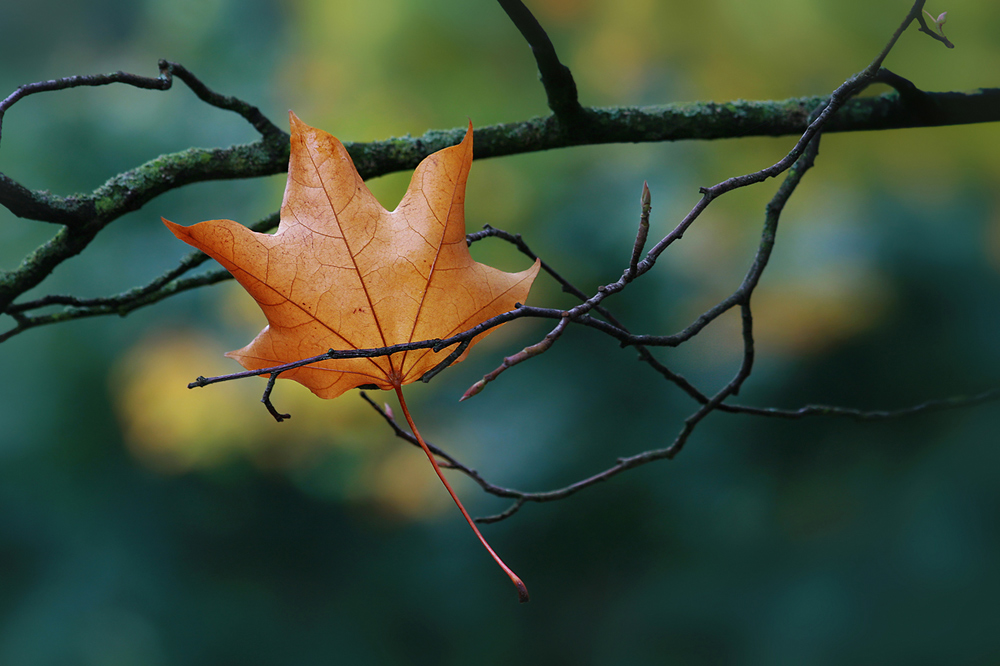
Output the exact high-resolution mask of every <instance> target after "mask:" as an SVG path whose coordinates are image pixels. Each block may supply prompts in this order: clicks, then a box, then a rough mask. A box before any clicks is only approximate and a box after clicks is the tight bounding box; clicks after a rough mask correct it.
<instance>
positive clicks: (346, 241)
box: [163, 114, 541, 601]
mask: <svg viewBox="0 0 1000 666" xmlns="http://www.w3.org/2000/svg"><path fill="white" fill-rule="evenodd" d="M290 117H291V125H292V147H291V158H290V160H289V163H288V185H287V187H286V188H285V200H284V201H283V202H282V204H281V222H280V224H279V225H278V231H277V232H276V233H275V234H274V235H273V236H272V235H269V234H260V233H256V232H253V231H250V230H249V229H247V228H246V227H244V226H243V225H241V224H238V223H236V222H233V221H231V220H210V221H208V222H201V223H199V224H195V225H193V226H191V227H182V226H180V225H178V224H174V223H173V222H169V221H168V220H163V223H164V224H166V225H167V227H168V228H169V229H170V230H171V231H172V232H173V233H174V235H176V236H177V237H178V238H180V239H181V240H183V241H185V242H186V243H189V244H191V245H193V246H195V247H196V248H198V249H200V250H202V251H204V252H205V253H207V254H208V255H210V256H211V257H212V258H214V259H215V260H217V261H218V262H219V263H220V264H222V265H223V266H225V267H226V268H227V269H228V270H229V272H231V273H232V274H233V276H234V277H235V278H236V279H237V280H238V281H239V283H240V284H242V285H243V287H244V288H245V289H246V290H247V291H248V292H250V295H251V296H253V297H254V299H256V301H257V303H258V304H259V305H260V307H261V309H262V310H263V311H264V315H265V316H266V317H267V322H268V325H267V326H266V327H265V328H264V330H263V331H261V332H260V334H259V335H258V336H257V337H256V338H255V339H254V340H253V342H251V343H250V344H249V345H247V346H246V347H244V348H243V349H240V350H237V351H234V352H229V354H227V356H230V357H232V358H235V359H236V360H237V361H239V362H240V363H241V364H242V365H243V367H245V368H246V369H248V370H260V369H262V368H270V367H274V366H277V365H283V364H285V363H292V362H294V361H299V360H302V359H306V358H311V357H314V356H319V355H321V354H324V353H326V352H327V350H329V349H338V350H345V349H374V348H379V347H388V346H391V345H395V344H401V343H406V342H418V341H421V340H432V339H438V338H448V337H451V336H453V335H455V334H457V333H460V332H462V331H464V330H467V329H469V328H472V327H473V326H475V325H477V324H479V323H481V322H483V321H486V320H487V319H490V318H491V317H495V316H496V315H499V314H502V313H504V312H507V311H509V310H512V309H513V308H514V304H515V303H517V302H523V301H524V299H525V298H527V296H528V290H529V289H530V288H531V283H532V281H534V279H535V276H536V275H537V274H538V269H539V266H540V265H541V264H540V262H539V261H537V260H536V261H535V264H534V266H532V267H531V268H529V269H527V270H524V271H521V272H520V273H506V272H504V271H501V270H497V269H496V268H491V267H490V266H486V265H484V264H480V263H477V262H475V261H473V260H472V256H471V255H470V254H469V248H468V245H467V244H466V242H465V183H466V180H467V179H468V177H469V168H470V166H471V165H472V123H469V129H468V131H467V132H466V133H465V138H464V139H463V140H462V142H461V143H460V144H458V145H457V146H452V147H451V148H445V149H444V150H439V151H438V152H436V153H434V154H433V155H430V156H428V157H427V158H426V159H425V160H424V161H423V162H421V163H420V164H419V166H417V169H416V171H414V172H413V179H412V180H411V181H410V187H409V188H407V190H406V194H405V195H404V196H403V200H402V201H401V202H400V203H399V206H397V207H396V210H394V211H392V212H390V211H387V210H385V209H384V208H382V206H381V205H380V204H379V203H378V201H376V200H375V197H374V196H373V195H372V193H371V192H369V191H368V188H367V187H366V186H365V184H364V183H363V182H362V181H361V176H360V175H359V174H358V171H357V169H355V168H354V163H353V162H352V161H351V157H350V155H348V154H347V150H346V149H345V148H344V146H343V144H341V143H340V141H338V140H337V139H335V138H334V137H332V136H330V135H329V134H327V133H326V132H323V131H321V130H318V129H315V128H312V127H309V126H308V125H306V124H305V123H303V122H302V121H300V120H299V119H298V118H297V117H296V116H295V114H290ZM492 330H493V329H491V331H492ZM489 332H490V331H487V332H486V333H483V334H482V335H480V336H478V338H476V340H474V341H473V344H474V343H475V341H478V340H479V339H481V338H482V337H483V336H485V335H488V334H489ZM471 346H472V345H471V344H470V345H469V348H471ZM469 348H466V350H465V352H464V353H463V354H462V356H461V357H459V359H458V360H462V359H464V358H465V355H466V354H468V351H469ZM447 354H448V352H447V351H441V352H437V353H435V352H433V351H431V350H430V349H420V350H416V351H409V352H399V353H396V354H392V355H391V356H382V357H378V358H357V359H337V360H327V361H321V362H319V363H315V364H313V365H309V366H304V367H301V368H296V369H294V370H289V371H287V372H285V373H284V374H283V377H285V378H288V379H294V380H296V381H298V382H300V383H302V384H304V385H305V386H307V387H309V389H310V390H312V392H313V393H315V394H316V395H318V396H319V397H321V398H336V397H337V396H338V395H340V394H341V393H343V392H344V391H347V390H349V389H352V388H356V387H358V386H364V385H366V384H375V385H376V386H378V387H379V388H382V389H394V390H395V391H396V395H397V396H398V397H399V403H400V407H401V408H402V410H403V415H404V416H405V417H406V421H407V423H408V424H409V425H410V429H411V430H412V431H413V434H414V436H415V437H416V439H417V441H418V442H419V444H420V446H421V448H423V450H424V453H425V454H426V456H427V458H428V459H429V460H430V462H431V465H433V467H434V471H435V472H436V473H437V475H438V477H439V478H440V479H441V482H442V483H443V484H444V486H445V488H447V489H448V493H449V494H450V495H451V497H452V499H454V500H455V504H457V505H458V508H459V509H460V510H461V512H462V515H463V516H464V517H465V519H466V521H468V523H469V526H470V527H471V528H472V530H473V532H475V534H476V536H477V537H478V538H479V540H480V541H481V542H482V544H483V546H484V547H485V548H486V550H487V551H488V552H489V554H490V555H491V556H492V557H493V559H494V560H496V562H497V564H498V565H500V567H501V568H502V569H503V571H504V572H505V573H506V574H507V575H508V576H509V577H510V579H511V581H512V582H513V583H514V585H515V586H516V587H517V591H518V598H519V599H520V600H521V601H527V600H528V590H527V588H526V587H525V586H524V583H523V582H521V579H520V578H518V577H517V575H516V574H515V573H514V572H513V571H511V570H510V568H509V567H508V566H507V565H506V564H504V562H503V560H501V559H500V557H499V556H498V555H497V554H496V552H494V550H493V549H492V548H491V547H490V545H489V544H488V543H487V542H486V539H485V538H483V535H482V534H481V533H480V532H479V528H477V527H476V524H475V522H474V521H473V520H472V518H471V516H469V513H468V512H467V511H466V510H465V507H464V506H462V502H461V501H459V499H458V496H457V495H456V494H455V491H454V490H453V489H452V487H451V485H450V484H449V483H448V480H447V479H445V477H444V475H443V474H442V473H441V469H440V467H439V466H438V463H437V461H436V460H435V458H434V455H433V454H432V453H431V450H430V448H429V447H428V446H427V443H426V442H425V441H424V439H423V437H421V436H420V433H419V432H418V431H417V428H416V425H415V424H414V423H413V419H412V417H411V416H410V412H409V410H408V409H407V406H406V402H405V400H404V399H403V393H402V390H401V387H402V386H403V384H408V383H410V382H413V381H416V380H418V379H420V377H421V376H422V375H423V374H424V373H426V372H427V371H428V370H431V369H432V368H434V367H435V366H436V365H437V364H438V363H439V362H440V361H442V360H443V359H444V358H445V357H446V356H447Z"/></svg>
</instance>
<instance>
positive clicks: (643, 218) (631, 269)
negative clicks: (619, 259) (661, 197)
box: [626, 181, 653, 280]
mask: <svg viewBox="0 0 1000 666" xmlns="http://www.w3.org/2000/svg"><path fill="white" fill-rule="evenodd" d="M641 201H642V213H641V214H640V215H639V231H638V232H636V234H635V245H633V246H632V259H631V261H629V264H628V273H627V274H626V277H627V279H629V280H632V279H633V278H634V277H635V272H636V270H637V269H638V266H639V256H640V255H641V254H642V251H643V249H644V248H645V247H646V236H647V235H648V234H649V211H650V210H651V209H652V207H653V206H652V197H651V196H650V194H649V183H647V182H646V181H643V182H642V199H641Z"/></svg>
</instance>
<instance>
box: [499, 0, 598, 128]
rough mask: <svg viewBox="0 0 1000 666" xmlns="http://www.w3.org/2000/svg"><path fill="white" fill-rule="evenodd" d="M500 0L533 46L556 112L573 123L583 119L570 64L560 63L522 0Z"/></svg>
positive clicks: (533, 51) (550, 100)
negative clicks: (568, 65)
mask: <svg viewBox="0 0 1000 666" xmlns="http://www.w3.org/2000/svg"><path fill="white" fill-rule="evenodd" d="M498 2H499V3H500V6H501V7H503V10H504V11H505V12H507V16H508V17H510V20H511V21H512V22H513V23H514V25H515V26H516V27H517V29H518V30H519V31H520V32H521V35H522V36H523V37H524V39H525V40H526V41H527V42H528V46H530V47H531V53H532V54H533V55H534V56H535V62H536V63H538V73H539V75H540V77H541V79H542V86H544V88H545V94H546V96H547V97H548V102H549V108H550V109H552V113H554V114H555V115H556V117H557V118H560V119H562V120H565V121H567V122H569V123H571V124H572V123H574V122H577V121H579V119H580V118H581V117H582V116H583V113H584V111H583V107H582V106H580V101H579V99H578V97H577V91H576V82H575V81H574V80H573V74H572V73H571V72H570V71H569V67H567V66H566V65H564V64H562V63H561V62H559V56H558V55H556V49H555V47H554V46H553V45H552V40H550V39H549V36H548V34H547V33H546V32H545V29H544V28H542V26H541V24H540V23H539V22H538V19H536V18H535V17H534V15H533V14H532V13H531V11H530V10H529V9H528V8H527V7H525V5H524V3H523V2H521V0H498Z"/></svg>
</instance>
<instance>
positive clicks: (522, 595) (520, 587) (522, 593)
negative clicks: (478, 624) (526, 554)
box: [393, 386, 528, 603]
mask: <svg viewBox="0 0 1000 666" xmlns="http://www.w3.org/2000/svg"><path fill="white" fill-rule="evenodd" d="M393 388H395V390H396V397H398V398H399V406H400V407H401V408H402V409H403V416H405V417H406V422H407V423H408V424H410V430H411V431H412V432H413V436H414V437H416V438H417V443H419V444H420V448H422V449H423V450H424V453H425V454H427V459H428V460H430V461H431V465H433V466H434V471H435V472H436V473H437V475H438V478H439V479H441V483H443V484H444V487H445V488H446V489H447V490H448V494H449V495H451V498H452V499H453V500H455V504H456V505H458V509H459V511H461V512H462V515H463V516H465V520H466V522H467V523H469V527H471V528H472V531H473V532H475V533H476V536H477V537H479V541H480V542H481V543H482V544H483V548H485V549H486V550H487V552H489V554H490V555H491V556H492V557H493V559H494V560H496V563H497V564H499V565H500V568H501V569H503V571H504V573H505V574H507V576H508V577H509V578H510V581H511V582H512V583H514V587H516V588H517V600H518V601H520V602H521V603H524V602H526V601H528V588H527V587H525V585H524V583H523V582H521V579H520V578H519V577H518V575H517V574H516V573H514V572H513V571H511V569H510V567H508V566H507V565H506V564H504V561H503V560H501V559H500V556H499V555H497V554H496V551H494V550H493V548H491V547H490V544H488V543H487V542H486V538H485V537H484V536H483V534H482V532H480V531H479V528H478V527H476V523H475V521H473V520H472V516H470V515H469V512H468V511H466V510H465V507H464V506H462V502H461V500H459V499H458V495H456V494H455V491H454V490H452V488H451V484H450V483H448V479H446V478H444V474H443V473H442V472H441V468H440V467H439V466H438V463H437V460H435V459H434V454H433V453H431V450H430V449H429V448H428V447H427V442H425V441H424V438H423V437H421V436H420V432H419V431H418V430H417V426H416V424H414V423H413V417H412V416H410V410H409V409H408V408H407V407H406V400H404V399H403V389H402V387H400V386H395V387H393Z"/></svg>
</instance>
